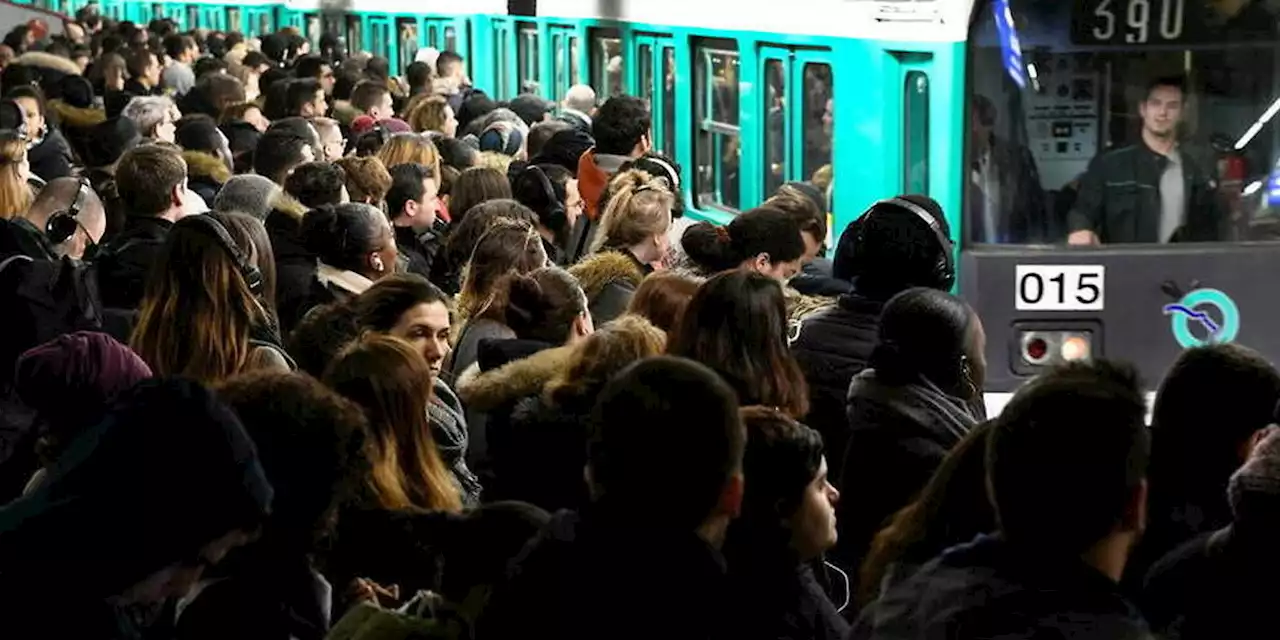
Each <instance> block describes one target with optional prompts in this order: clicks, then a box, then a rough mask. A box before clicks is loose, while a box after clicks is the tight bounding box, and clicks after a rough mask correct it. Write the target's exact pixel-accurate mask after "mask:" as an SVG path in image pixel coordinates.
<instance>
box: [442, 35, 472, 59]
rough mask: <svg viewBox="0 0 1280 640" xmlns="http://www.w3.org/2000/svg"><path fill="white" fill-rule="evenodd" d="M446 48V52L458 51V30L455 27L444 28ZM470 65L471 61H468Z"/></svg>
mask: <svg viewBox="0 0 1280 640" xmlns="http://www.w3.org/2000/svg"><path fill="white" fill-rule="evenodd" d="M444 48H445V50H446V51H457V50H458V30H457V28H455V27H451V26H450V27H445V28H444ZM467 62H468V64H470V62H471V61H470V60H468V61H467Z"/></svg>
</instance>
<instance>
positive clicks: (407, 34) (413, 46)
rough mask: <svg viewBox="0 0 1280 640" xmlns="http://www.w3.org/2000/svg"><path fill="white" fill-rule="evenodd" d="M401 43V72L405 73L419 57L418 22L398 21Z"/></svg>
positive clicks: (411, 19) (410, 19) (411, 20)
mask: <svg viewBox="0 0 1280 640" xmlns="http://www.w3.org/2000/svg"><path fill="white" fill-rule="evenodd" d="M396 30H397V32H398V37H399V43H400V71H401V73H403V72H404V71H405V70H406V69H408V68H409V65H411V64H413V60H414V58H416V57H417V55H418V21H417V20H414V19H413V18H408V19H405V18H401V19H399V20H397V21H396Z"/></svg>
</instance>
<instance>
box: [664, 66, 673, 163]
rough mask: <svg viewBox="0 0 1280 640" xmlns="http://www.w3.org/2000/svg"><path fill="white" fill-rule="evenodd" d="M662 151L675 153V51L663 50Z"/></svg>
mask: <svg viewBox="0 0 1280 640" xmlns="http://www.w3.org/2000/svg"><path fill="white" fill-rule="evenodd" d="M662 51H663V56H662V59H663V62H662V67H663V76H664V80H663V91H662V150H663V151H665V152H666V153H668V154H673V155H674V154H675V152H676V50H675V49H674V48H672V47H664V48H663V50H662Z"/></svg>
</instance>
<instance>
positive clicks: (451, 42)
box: [444, 26, 458, 52]
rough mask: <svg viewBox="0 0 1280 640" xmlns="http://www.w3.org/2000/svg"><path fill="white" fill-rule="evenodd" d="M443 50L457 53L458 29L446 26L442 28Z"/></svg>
mask: <svg viewBox="0 0 1280 640" xmlns="http://www.w3.org/2000/svg"><path fill="white" fill-rule="evenodd" d="M444 50H445V51H455V52H456V51H458V29H457V27H453V26H448V27H445V28H444Z"/></svg>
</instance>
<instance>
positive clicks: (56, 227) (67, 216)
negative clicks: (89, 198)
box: [44, 178, 90, 244]
mask: <svg viewBox="0 0 1280 640" xmlns="http://www.w3.org/2000/svg"><path fill="white" fill-rule="evenodd" d="M89 189H90V187H89V180H88V179H87V178H80V186H79V187H78V188H77V189H76V197H75V199H74V200H72V201H71V207H70V208H68V209H66V210H65V211H57V212H55V213H54V214H53V215H51V216H49V221H48V222H46V223H45V225H44V235H45V237H47V238H49V242H51V243H53V244H62V243H64V242H66V241H67V240H70V239H71V236H73V235H75V234H76V229H79V228H80V220H78V219H77V216H79V215H80V208H81V207H83V206H84V199H85V197H86V194H87V193H88V192H89ZM86 235H88V234H87V233H86Z"/></svg>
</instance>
